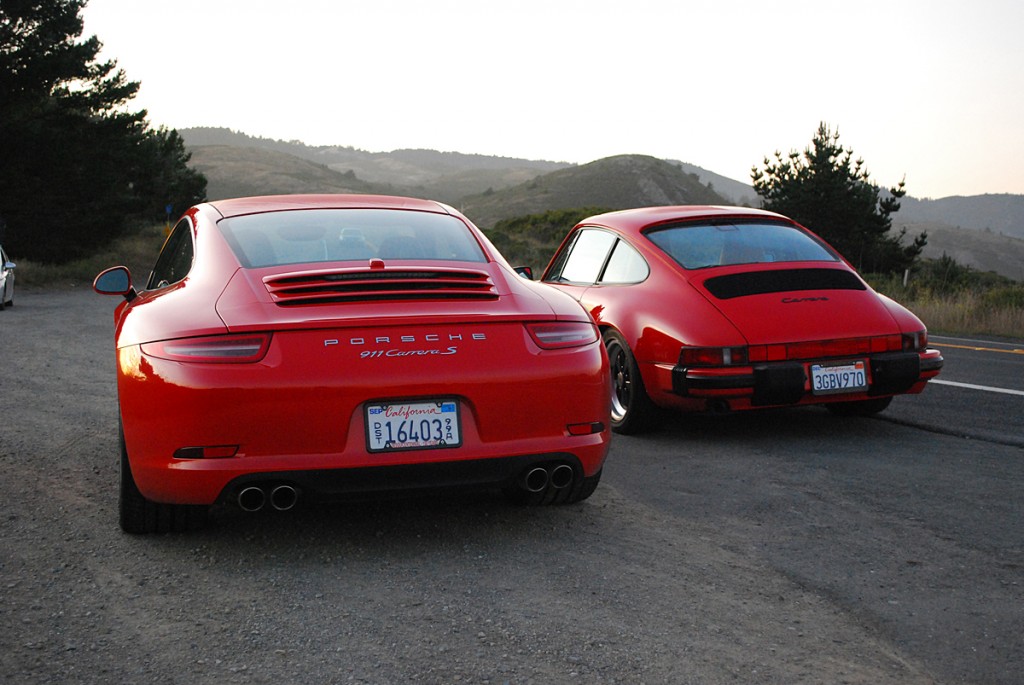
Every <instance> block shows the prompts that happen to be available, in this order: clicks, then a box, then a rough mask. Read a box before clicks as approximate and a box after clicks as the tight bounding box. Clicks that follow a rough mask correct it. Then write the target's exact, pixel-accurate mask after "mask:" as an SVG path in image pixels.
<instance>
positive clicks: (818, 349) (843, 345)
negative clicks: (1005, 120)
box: [679, 335, 906, 367]
mask: <svg viewBox="0 0 1024 685" xmlns="http://www.w3.org/2000/svg"><path fill="white" fill-rule="evenodd" d="M905 337H906V336H902V335H878V336H873V337H870V338H847V339H844V340H813V341H809V342H798V343H779V344H777V345H751V346H750V347H683V348H682V350H681V352H680V355H679V364H680V365H681V366H686V367H694V366H705V367H708V366H743V365H747V364H758V363H762V362H783V361H799V360H814V359H828V358H831V357H852V356H867V355H870V354H875V353H878V352H898V351H900V350H903V349H905V344H906V343H905V340H904V339H905Z"/></svg>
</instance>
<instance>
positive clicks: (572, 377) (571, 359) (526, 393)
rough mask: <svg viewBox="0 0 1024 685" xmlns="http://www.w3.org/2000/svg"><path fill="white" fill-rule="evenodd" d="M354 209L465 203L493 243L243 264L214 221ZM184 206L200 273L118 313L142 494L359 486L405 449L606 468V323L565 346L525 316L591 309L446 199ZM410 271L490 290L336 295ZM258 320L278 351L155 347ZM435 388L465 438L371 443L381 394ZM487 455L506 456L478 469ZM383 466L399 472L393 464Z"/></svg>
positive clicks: (443, 210) (439, 457)
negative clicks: (350, 481) (292, 483)
mask: <svg viewBox="0 0 1024 685" xmlns="http://www.w3.org/2000/svg"><path fill="white" fill-rule="evenodd" d="M352 208H362V209H380V210H386V211H391V210H401V211H409V212H423V213H432V214H442V215H447V216H451V217H455V218H457V219H458V220H459V221H462V222H464V223H465V229H466V231H467V232H470V233H471V234H472V236H473V238H474V239H475V240H476V241H477V242H478V243H479V245H480V250H481V251H482V253H483V255H484V258H483V259H481V260H479V261H474V262H471V263H466V262H447V261H443V260H422V259H421V260H392V259H388V260H372V261H369V262H368V261H367V260H360V261H356V260H352V261H333V262H332V261H324V262H322V263H316V264H283V265H276V266H265V267H257V268H245V267H243V265H242V263H241V262H240V261H239V258H238V257H236V255H235V253H234V251H233V250H232V247H231V245H229V243H228V242H227V241H226V240H225V237H224V235H222V232H221V231H220V230H219V229H218V226H217V224H218V222H220V221H222V220H224V219H225V218H230V217H237V216H245V215H249V214H258V213H265V212H287V211H291V210H306V209H352ZM183 220H184V221H188V222H189V227H190V230H191V238H192V240H193V241H194V246H195V247H194V251H195V257H194V262H193V264H192V268H191V270H190V271H189V272H188V275H187V276H185V277H184V278H183V279H182V280H181V281H179V282H178V283H175V284H170V285H167V286H165V287H156V288H153V289H150V290H145V291H143V292H141V293H138V294H137V296H135V297H134V298H133V299H130V300H128V301H125V302H123V303H121V304H120V305H119V306H118V307H117V309H116V311H115V315H114V318H115V326H116V328H115V345H116V348H117V358H118V394H119V404H120V412H121V420H122V425H123V429H122V430H123V436H124V443H125V449H126V451H127V455H128V458H129V461H130V466H131V472H132V475H133V477H134V480H135V484H136V485H137V487H138V490H139V492H140V493H141V494H142V495H143V496H144V497H145V498H146V499H148V500H152V501H153V502H161V503H169V504H195V505H209V504H213V503H215V502H222V501H227V500H229V499H230V498H231V497H232V496H233V493H234V492H235V490H237V487H238V486H239V484H240V483H248V482H252V481H253V480H254V479H258V478H259V477H260V476H261V474H263V475H266V476H268V477H270V476H272V477H273V478H276V479H285V480H287V479H288V478H289V477H290V474H291V475H294V476H295V478H296V479H298V480H297V482H298V483H299V484H300V486H301V487H303V488H304V489H306V490H307V491H308V490H312V491H316V490H318V489H320V488H321V486H323V488H324V490H325V493H326V494H331V492H332V491H334V490H338V491H342V490H345V489H346V487H347V486H346V484H345V483H344V482H343V481H344V480H345V477H346V473H354V472H355V471H356V470H373V471H381V472H382V473H384V472H387V470H388V468H389V467H401V466H409V465H420V466H430V465H435V466H449V465H455V466H457V465H459V464H460V463H462V464H463V465H466V464H469V463H470V462H471V463H472V466H473V468H474V469H476V470H475V471H474V473H473V475H472V476H471V477H470V480H472V479H474V478H475V479H478V480H480V482H487V483H490V484H496V483H498V484H500V482H502V480H503V479H504V480H508V479H509V478H511V477H514V476H517V475H518V471H519V470H521V469H522V468H524V467H526V466H529V465H531V464H535V463H542V462H544V461H545V460H548V461H550V460H555V461H558V462H564V463H568V464H569V465H571V466H572V467H573V468H574V470H575V471H576V472H577V475H578V477H580V478H589V477H593V476H595V475H597V474H599V473H600V470H601V468H602V465H603V462H604V459H605V457H606V455H607V451H608V447H609V440H610V431H609V422H608V397H607V390H606V387H607V375H608V361H607V356H606V354H605V352H604V349H603V347H602V346H601V344H600V342H599V337H598V335H597V333H596V329H594V334H593V340H591V341H589V342H587V343H586V344H576V345H572V346H566V347H557V346H556V347H555V348H553V349H552V348H543V347H541V346H540V345H539V344H538V342H537V340H536V339H535V338H534V336H533V335H532V334H531V331H529V330H528V328H527V326H528V325H531V324H533V323H537V324H546V323H552V322H564V323H572V324H575V325H579V326H583V327H591V328H593V322H592V320H591V319H590V317H589V315H588V314H587V312H586V311H585V310H584V309H583V308H582V307H580V306H579V304H578V303H576V302H574V301H573V300H572V299H571V298H570V297H567V296H565V295H564V294H562V293H558V292H556V291H554V290H552V289H549V288H547V287H545V286H543V285H540V284H536V283H531V282H529V281H527V280H525V279H522V278H521V277H519V276H518V275H516V274H515V272H514V271H513V270H512V269H511V267H509V265H508V264H507V262H505V260H504V259H503V258H502V257H501V256H500V255H499V254H498V253H497V252H496V251H495V250H494V248H493V247H492V246H491V245H490V243H489V242H488V241H487V240H486V238H485V237H484V236H483V234H482V233H480V232H479V231H478V230H477V229H476V228H475V227H473V226H472V224H471V223H470V222H469V221H468V220H467V219H465V217H462V216H461V215H460V214H458V213H457V212H455V211H454V210H452V209H451V208H448V207H445V206H443V205H439V204H437V203H433V202H428V201H423V200H415V199H408V198H388V197H376V196H285V197H269V198H245V199H238V200H226V201H220V202H212V203H207V204H203V205H200V206H198V207H196V208H193V209H192V210H190V212H189V213H188V214H187V215H186V217H185V218H184V219H183ZM410 271H414V272H415V273H419V272H430V273H431V274H441V275H442V276H443V275H445V274H449V273H450V274H454V275H455V276H457V277H458V278H459V279H463V280H472V281H473V283H474V284H476V283H480V284H486V285H485V286H481V287H486V288H487V289H488V291H487V296H486V297H483V298H480V297H476V298H466V299H460V298H459V297H437V298H434V297H432V296H430V295H427V296H422V295H421V294H417V295H418V297H417V298H415V299H403V298H402V297H400V296H394V295H393V294H391V293H384V294H382V295H380V296H379V298H378V299H373V298H372V297H367V298H356V299H355V300H353V301H337V300H335V299H331V297H333V295H332V294H331V293H332V292H333V291H331V290H330V288H336V287H337V283H339V282H343V280H344V279H346V278H363V277H366V276H367V275H370V276H374V277H378V280H386V279H390V278H392V276H394V275H395V274H408V272H410ZM414 275H415V274H414ZM98 281H99V279H98ZM296 282H300V283H302V284H306V283H310V284H312V285H310V286H308V287H307V286H305V285H303V286H302V287H299V288H296V286H295V285H294V284H295V283H296ZM282 284H283V285H282ZM474 287H475V286H474ZM289 288H290V289H291V290H289ZM318 289H319V290H318ZM312 290H315V291H316V292H314V293H313V294H312V295H310V294H309V292H310V291H312ZM296 293H298V295H296ZM325 293H326V294H325ZM131 294H134V293H131ZM131 294H130V295H131ZM130 295H129V296H130ZM296 297H299V298H302V297H313V298H317V297H319V298H322V299H320V300H316V299H312V300H308V301H307V300H302V299H299V300H296V299H294V298H296ZM339 297H340V295H339ZM289 298H293V299H289ZM250 334H252V335H254V336H256V337H257V339H259V340H262V341H263V343H264V345H265V352H263V353H262V356H260V357H259V358H258V359H255V360H253V361H248V362H242V363H238V362H234V361H227V362H225V363H208V362H202V361H199V362H194V361H189V360H184V361H183V360H180V359H176V358H173V355H171V354H167V353H166V352H165V348H163V347H161V346H160V343H161V342H162V341H172V343H173V344H177V343H178V342H181V341H182V340H183V339H184V340H185V342H186V343H187V342H189V340H188V339H203V340H205V337H206V336H218V337H217V338H215V339H214V338H211V340H215V341H217V340H221V339H227V340H231V339H232V338H230V337H229V338H223V336H226V335H227V336H231V335H243V336H244V335H250ZM268 340H269V342H267V341H268ZM422 399H444V400H456V401H457V402H458V403H459V407H460V411H461V427H462V436H461V437H462V442H461V445H460V446H458V447H454V448H451V447H449V448H427V449H410V450H397V451H372V450H370V448H369V445H368V442H367V440H368V438H367V415H366V412H365V407H366V405H367V403H368V402H371V401H378V400H380V401H388V400H394V401H396V402H399V401H412V400H422ZM183 455H184V456H183ZM196 455H199V457H198V458H197V457H196ZM499 462H501V463H505V462H509V465H507V466H499V465H498V463H499ZM491 465H493V466H494V469H495V471H494V473H487V474H485V475H480V474H483V473H484V472H485V471H487V469H488V468H489V467H490V466H491ZM453 468H454V467H453ZM509 469H516V470H517V472H516V473H513V472H512V471H509ZM439 473H442V475H445V474H447V473H448V472H447V471H444V470H443V469H442V471H439ZM328 481H330V482H328ZM375 482H378V484H381V483H382V484H383V489H388V476H387V475H386V473H385V475H383V476H381V477H380V479H379V481H375ZM394 484H395V485H396V487H405V486H407V485H409V484H408V483H405V482H404V481H403V483H402V484H401V485H399V481H398V480H395V482H394ZM417 484H418V483H413V485H417ZM422 485H424V486H427V485H430V483H429V482H424V483H422Z"/></svg>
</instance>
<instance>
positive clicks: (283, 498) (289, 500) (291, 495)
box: [270, 485, 299, 511]
mask: <svg viewBox="0 0 1024 685" xmlns="http://www.w3.org/2000/svg"><path fill="white" fill-rule="evenodd" d="M298 502H299V491H298V490H296V489H295V488H293V487H292V486H291V485H278V486H277V487H275V488H274V489H273V490H271V491H270V506H272V507H274V509H276V510H278V511H288V510H289V509H291V508H293V507H294V506H295V505H296V504H298Z"/></svg>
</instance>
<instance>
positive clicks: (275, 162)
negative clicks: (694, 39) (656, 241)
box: [179, 128, 1024, 280]
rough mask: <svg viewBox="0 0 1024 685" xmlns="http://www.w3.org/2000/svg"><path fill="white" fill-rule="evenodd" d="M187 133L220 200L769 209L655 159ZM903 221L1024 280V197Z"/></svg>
mask: <svg viewBox="0 0 1024 685" xmlns="http://www.w3.org/2000/svg"><path fill="white" fill-rule="evenodd" d="M179 133H180V134H181V135H182V138H183V139H184V140H185V143H186V145H187V146H188V148H189V151H190V152H191V153H192V160H191V165H192V166H194V167H195V168H197V169H198V170H199V171H201V172H202V173H203V174H205V175H206V177H207V180H208V183H209V184H208V189H207V194H208V196H209V197H210V199H219V198H225V197H237V196H244V195H262V194H275V193H299V192H326V193H353V192H355V193H383V194H397V195H409V196H413V197H424V198H431V199H435V200H441V201H443V202H447V203H449V204H451V205H453V206H455V207H457V208H459V209H461V210H462V211H464V212H465V213H466V214H467V216H469V217H470V218H471V219H472V220H473V221H475V222H476V223H477V224H478V225H479V226H480V227H481V228H485V229H490V228H491V227H493V226H494V224H495V223H496V222H498V221H500V220H502V219H509V218H514V217H519V216H524V215H533V214H541V213H544V212H547V211H550V210H561V209H576V208H580V207H607V208H610V209H618V208H626V207H640V206H646V205H664V204H729V205H749V206H758V204H759V202H758V198H757V197H756V195H755V194H754V191H753V188H752V187H751V186H749V185H746V184H744V183H741V182H739V181H734V180H732V179H729V178H726V177H724V176H720V175H718V174H715V173H713V172H710V171H708V170H706V169H702V168H700V167H696V166H694V165H691V164H687V163H685V162H679V161H665V160H659V159H656V158H654V157H648V156H644V155H620V156H616V157H608V158H605V159H600V160H597V161H595V162H591V163H589V164H583V165H575V164H568V163H565V162H550V161H536V160H526V159H514V158H507V157H493V156H487V155H467V154H462V153H456V152H437V151H434V150H395V151H393V152H366V151H363V150H357V149H355V148H351V147H339V146H329V147H311V146H308V145H305V144H304V143H301V142H299V141H277V140H268V139H264V138H254V137H252V136H248V135H246V134H243V133H237V132H234V131H230V130H228V129H222V128H193V129H184V130H182V131H179ZM893 219H894V221H893V224H894V226H895V227H896V228H901V227H904V226H905V227H907V232H908V234H909V235H912V236H913V235H917V234H918V233H920V232H921V231H922V230H926V231H927V232H928V245H927V247H926V248H925V253H924V254H925V256H926V257H939V256H941V255H942V254H944V253H945V254H947V255H949V256H950V257H953V258H954V259H956V260H957V261H958V262H960V263H961V264H965V265H968V266H970V267H972V268H973V269H976V270H978V271H996V272H997V273H1000V274H1002V275H1004V276H1008V277H1010V278H1013V279H1016V280H1024V195H977V196H971V197H948V198H942V199H938V200H929V199H926V200H919V199H915V198H910V197H905V198H903V200H902V207H901V209H900V211H899V212H897V213H896V214H895V215H893ZM566 228H568V227H566Z"/></svg>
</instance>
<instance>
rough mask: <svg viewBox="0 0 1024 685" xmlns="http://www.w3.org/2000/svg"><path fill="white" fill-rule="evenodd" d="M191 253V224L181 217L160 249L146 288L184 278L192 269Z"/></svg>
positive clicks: (163, 285) (192, 252) (192, 253)
mask: <svg viewBox="0 0 1024 685" xmlns="http://www.w3.org/2000/svg"><path fill="white" fill-rule="evenodd" d="M193 255H194V251H193V247H192V224H191V223H189V221H188V219H182V220H181V221H179V222H178V225H177V226H175V227H174V230H173V231H171V235H169V236H168V237H167V242H165V243H164V246H163V249H162V250H160V256H159V257H157V258H156V266H154V267H153V273H152V274H150V276H149V283H147V284H146V289H147V290H152V289H154V288H163V287H166V286H168V285H171V284H172V283H177V282H178V281H180V280H181V279H183V278H185V276H187V275H188V272H189V271H190V270H191V269H192V257H193Z"/></svg>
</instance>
